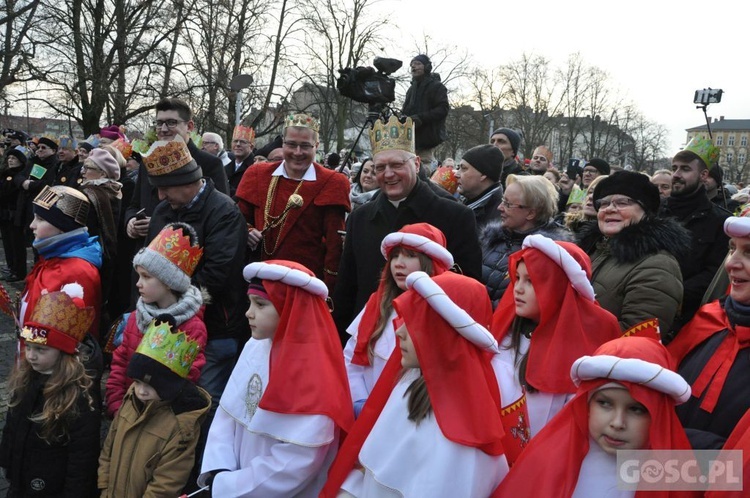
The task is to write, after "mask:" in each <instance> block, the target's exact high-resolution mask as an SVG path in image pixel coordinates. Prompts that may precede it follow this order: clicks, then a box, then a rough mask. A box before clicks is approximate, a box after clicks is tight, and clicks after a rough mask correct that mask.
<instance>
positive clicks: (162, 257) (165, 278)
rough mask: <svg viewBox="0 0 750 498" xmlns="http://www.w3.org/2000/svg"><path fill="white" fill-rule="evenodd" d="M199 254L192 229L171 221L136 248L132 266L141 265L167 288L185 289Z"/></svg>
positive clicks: (196, 240)
mask: <svg viewBox="0 0 750 498" xmlns="http://www.w3.org/2000/svg"><path fill="white" fill-rule="evenodd" d="M202 255H203V249H202V248H201V247H200V246H199V245H198V235H197V234H196V232H195V229H194V228H193V227H192V226H190V225H188V224H187V223H170V224H168V225H167V226H165V227H164V228H162V230H161V232H159V234H158V235H157V236H156V237H155V238H154V240H152V241H151V243H150V244H149V245H148V247H144V248H143V249H141V250H140V251H138V253H137V254H136V255H135V257H134V258H133V267H136V266H141V267H143V268H144V269H145V270H146V271H147V272H149V273H150V274H151V275H153V276H154V277H156V278H158V279H159V281H161V282H162V283H163V284H164V285H166V286H167V287H169V288H170V289H172V290H174V291H176V292H186V291H187V290H188V288H189V287H190V278H191V277H192V276H193V273H194V272H195V268H196V267H197V266H198V263H199V262H200V260H201V256H202Z"/></svg>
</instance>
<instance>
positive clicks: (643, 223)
mask: <svg viewBox="0 0 750 498" xmlns="http://www.w3.org/2000/svg"><path fill="white" fill-rule="evenodd" d="M593 201H594V207H595V209H596V211H597V224H596V225H594V226H591V227H590V228H589V229H588V230H585V231H583V232H582V233H581V239H580V242H579V245H580V246H581V248H583V250H584V251H586V252H587V253H588V254H589V256H591V265H592V268H593V273H592V283H593V285H594V291H595V292H596V299H597V300H598V301H599V303H600V304H601V305H602V307H603V308H604V309H606V310H608V311H609V312H610V313H612V314H613V315H615V316H616V317H617V319H618V320H619V322H620V328H621V329H622V330H627V329H629V328H630V327H632V326H633V325H637V324H639V323H641V322H643V321H645V320H649V319H653V318H658V319H659V327H660V329H661V330H662V331H669V329H670V327H671V326H672V322H673V321H674V318H675V315H676V314H677V310H678V309H679V307H680V305H681V303H682V274H681V273H680V266H679V264H678V263H677V259H676V257H679V256H680V255H681V254H682V252H683V251H685V250H688V248H689V247H690V234H689V233H688V232H687V231H686V230H685V229H684V228H683V227H682V226H681V225H680V224H679V223H677V222H676V221H674V220H672V219H662V218H657V216H656V212H657V210H658V209H659V189H658V188H657V187H656V186H655V185H653V184H652V183H651V181H650V179H649V177H648V176H647V175H643V174H640V173H634V172H631V171H619V172H617V173H615V174H613V175H611V176H609V177H607V178H606V179H604V180H602V181H601V183H599V184H598V185H597V186H596V188H595V189H594V196H593Z"/></svg>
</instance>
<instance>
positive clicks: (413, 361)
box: [396, 323, 419, 368]
mask: <svg viewBox="0 0 750 498" xmlns="http://www.w3.org/2000/svg"><path fill="white" fill-rule="evenodd" d="M396 336H397V337H398V338H399V339H400V343H399V344H400V347H401V366H402V367H404V368H419V359H418V358H417V352H416V350H415V349H414V343H413V342H412V341H411V337H410V336H409V331H408V330H407V329H406V324H405V323H404V324H401V326H400V327H399V328H398V329H396Z"/></svg>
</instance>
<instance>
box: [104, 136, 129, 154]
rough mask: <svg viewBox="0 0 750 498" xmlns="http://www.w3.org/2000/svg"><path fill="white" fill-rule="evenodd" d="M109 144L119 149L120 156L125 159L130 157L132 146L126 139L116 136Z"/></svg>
mask: <svg viewBox="0 0 750 498" xmlns="http://www.w3.org/2000/svg"><path fill="white" fill-rule="evenodd" d="M109 145H111V146H112V147H114V148H115V149H117V150H119V151H120V154H122V157H124V158H125V159H130V156H131V154H132V153H133V146H132V145H130V143H129V142H128V141H127V140H124V139H122V138H118V139H117V140H115V141H114V142H112V143H111V144H109Z"/></svg>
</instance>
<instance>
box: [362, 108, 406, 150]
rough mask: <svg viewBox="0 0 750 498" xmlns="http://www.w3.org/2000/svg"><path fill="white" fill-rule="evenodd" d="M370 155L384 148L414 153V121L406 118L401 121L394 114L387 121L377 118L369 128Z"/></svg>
mask: <svg viewBox="0 0 750 498" xmlns="http://www.w3.org/2000/svg"><path fill="white" fill-rule="evenodd" d="M370 144H371V145H372V155H373V156H374V155H375V154H377V153H378V152H383V151H386V150H403V151H406V152H411V153H412V154H414V151H415V147H414V122H413V121H412V120H411V118H406V122H404V123H402V122H401V121H399V119H398V118H397V117H396V116H391V118H390V119H389V120H388V122H387V123H383V121H382V120H380V119H378V120H376V121H375V123H374V124H373V126H372V129H371V130H370Z"/></svg>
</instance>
